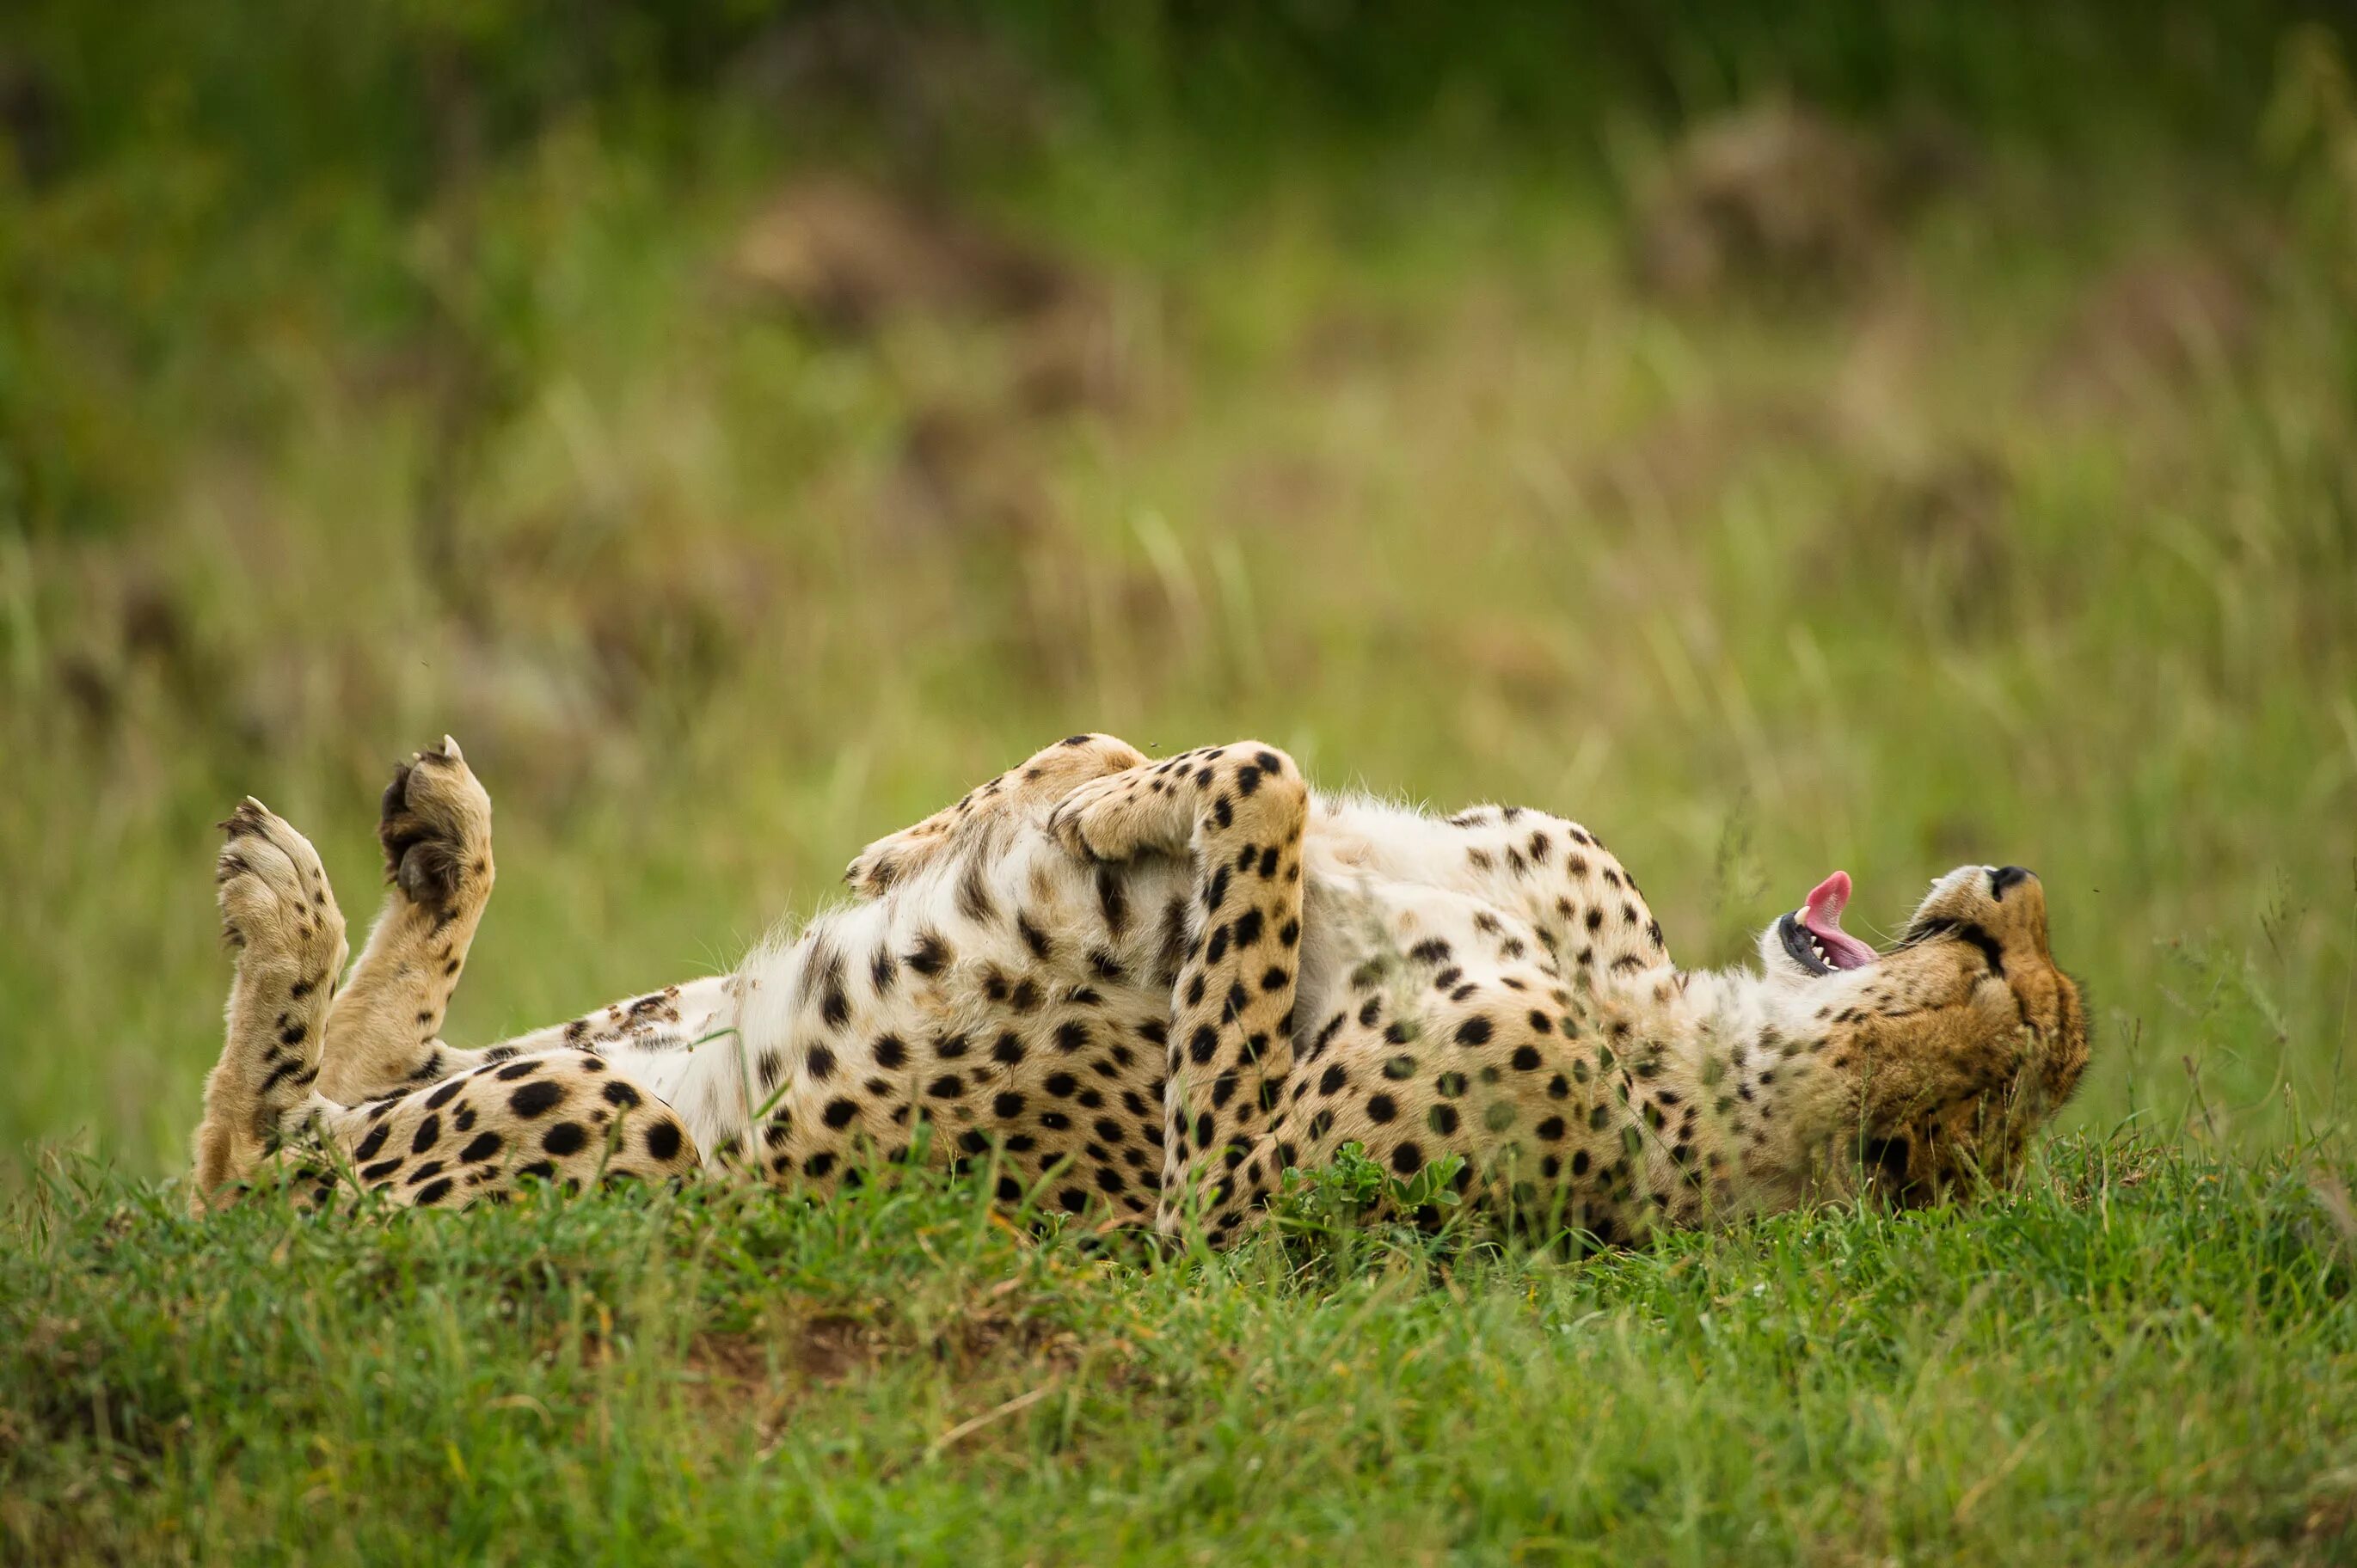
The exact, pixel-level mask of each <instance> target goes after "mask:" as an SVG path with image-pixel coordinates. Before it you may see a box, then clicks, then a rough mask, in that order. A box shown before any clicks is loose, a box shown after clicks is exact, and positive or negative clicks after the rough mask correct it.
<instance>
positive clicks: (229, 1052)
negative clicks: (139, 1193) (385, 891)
mask: <svg viewBox="0 0 2357 1568" xmlns="http://www.w3.org/2000/svg"><path fill="white" fill-rule="evenodd" d="M221 831H222V832H224V833H226V834H227V835H228V841H227V842H226V843H223V844H222V845H221V857H220V859H219V860H217V861H216V862H215V863H214V867H213V881H214V883H215V885H216V886H215V895H216V897H217V899H218V901H219V903H220V905H221V934H222V936H223V937H225V938H226V939H227V940H228V941H229V944H230V946H231V947H232V948H234V949H236V950H237V972H236V974H235V976H234V977H233V978H232V979H231V982H230V992H229V1027H228V1032H227V1036H226V1038H225V1039H224V1040H223V1042H222V1045H221V1060H220V1061H219V1063H217V1064H216V1065H215V1066H214V1068H213V1070H212V1074H211V1076H210V1078H208V1079H206V1080H205V1116H204V1121H203V1122H202V1123H200V1124H199V1127H198V1128H197V1136H196V1144H195V1155H196V1168H195V1171H194V1172H193V1176H194V1183H193V1186H192V1187H190V1191H189V1200H190V1202H191V1204H192V1205H193V1206H194V1207H195V1208H198V1209H199V1210H202V1209H203V1208H205V1207H206V1206H207V1205H208V1204H209V1203H210V1202H211V1201H213V1195H214V1194H216V1193H217V1192H218V1191H219V1190H220V1189H221V1187H222V1186H223V1185H224V1184H225V1183H228V1182H232V1181H235V1180H237V1179H239V1178H241V1177H242V1176H244V1175H245V1174H246V1173H247V1172H249V1171H251V1170H252V1169H253V1166H254V1164H255V1162H256V1161H257V1160H259V1159H260V1158H262V1156H263V1155H264V1154H266V1153H267V1152H268V1150H269V1149H270V1147H271V1145H272V1144H274V1143H275V1142H276V1140H277V1139H278V1138H279V1136H280V1135H281V1134H282V1133H284V1132H285V1129H286V1127H287V1125H288V1122H289V1119H290V1116H293V1115H299V1113H300V1109H301V1107H302V1106H303V1104H304V1103H305V1102H306V1101H307V1100H308V1098H309V1096H310V1092H311V1085H312V1083H313V1081H314V1080H315V1079H317V1077H318V1072H319V1055H320V1050H321V1042H322V1039H323V1037H324V1036H325V1034H326V1023H327V1015H328V1001H329V999H330V997H332V995H333V994H334V993H335V988H336V977H337V976H338V975H339V974H340V973H342V972H343V967H344V954H345V947H344V917H343V913H342V911H340V910H339V909H338V908H336V897H335V895H334V894H333V893H332V892H330V891H329V890H328V874H327V871H326V870H325V868H323V867H322V866H321V865H319V856H318V854H317V852H316V851H314V850H313V849H312V848H311V845H310V843H309V841H308V840H307V839H305V838H304V836H303V835H302V834H301V833H298V832H296V831H295V830H294V829H293V828H291V827H289V826H288V825H287V824H286V822H285V821H284V820H283V819H281V818H280V817H278V816H277V815H275V814H274V813H273V812H272V811H271V810H270V809H269V808H268V807H266V806H264V804H263V803H262V802H261V801H259V800H255V799H253V797H252V796H250V795H249V796H247V797H246V799H245V800H242V802H240V803H239V805H238V808H237V810H236V811H232V812H231V813H230V817H229V820H228V821H227V822H223V823H221Z"/></svg>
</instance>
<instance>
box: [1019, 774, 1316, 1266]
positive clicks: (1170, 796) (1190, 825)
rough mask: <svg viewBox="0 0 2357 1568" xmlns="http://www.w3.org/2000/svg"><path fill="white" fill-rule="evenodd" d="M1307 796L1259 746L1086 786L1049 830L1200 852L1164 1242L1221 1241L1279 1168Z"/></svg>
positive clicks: (1138, 848)
mask: <svg viewBox="0 0 2357 1568" xmlns="http://www.w3.org/2000/svg"><path fill="white" fill-rule="evenodd" d="M1308 814H1309V790H1308V785H1307V784H1306V783H1305V782H1304V781H1303V779H1302V777H1301V770H1300V769H1299V768H1297V767H1296V766H1295V765H1294V763H1293V760H1292V759H1291V758H1290V757H1286V755H1285V753H1283V752H1281V751H1279V750H1277V749H1276V748H1275V747H1274V746H1263V745H1261V744H1259V743H1258V742H1256V741H1242V742H1238V743H1237V744H1235V745H1232V746H1218V747H1214V748H1212V749H1210V750H1206V751H1194V752H1187V753H1184V754H1182V755H1180V756H1178V757H1171V758H1170V759H1168V761H1165V762H1160V763H1156V764H1152V765H1150V766H1146V767H1139V768H1130V769H1128V770H1127V771H1125V772H1123V773H1117V774H1114V776H1113V777H1111V778H1108V779H1098V780H1095V781H1094V782H1092V783H1088V784H1083V785H1082V786H1081V787H1080V788H1079V789H1076V790H1074V791H1073V792H1072V793H1071V795H1070V796H1068V797H1067V798H1066V799H1065V800H1063V802H1062V803H1061V804H1060V805H1059V806H1058V807H1057V808H1056V810H1055V812H1054V814H1053V816H1051V818H1050V819H1049V831H1050V832H1054V833H1055V834H1056V835H1057V836H1058V837H1060V839H1062V840H1063V842H1064V843H1065V844H1066V845H1067V847H1069V848H1071V849H1072V850H1073V851H1075V852H1076V853H1080V854H1087V855H1090V856H1092V857H1094V858H1095V859H1098V860H1100V861H1124V860H1128V859H1130V858H1132V857H1134V856H1136V855H1140V854H1157V853H1160V854H1192V855H1193V857H1194V863H1195V874H1196V888H1197V899H1196V903H1197V910H1196V912H1195V915H1194V920H1193V927H1194V929H1191V930H1190V932H1189V946H1188V950H1187V957H1186V961H1185V962H1184V963H1183V964H1182V965H1181V966H1180V968H1179V978H1178V981H1177V983H1176V986H1175V989H1174V990H1173V993H1172V996H1171V1018H1170V1047H1169V1058H1168V1077H1167V1078H1166V1079H1165V1081H1164V1088H1163V1180H1162V1198H1161V1203H1160V1206H1159V1209H1158V1211H1157V1214H1156V1217H1155V1224H1156V1228H1157V1230H1160V1231H1162V1232H1163V1233H1164V1234H1166V1235H1167V1234H1169V1233H1171V1232H1173V1231H1175V1230H1178V1229H1179V1226H1180V1225H1181V1224H1182V1223H1183V1222H1184V1221H1185V1220H1186V1219H1188V1218H1189V1215H1190V1214H1192V1213H1194V1212H1196V1211H1198V1210H1199V1209H1200V1211H1202V1212H1203V1213H1205V1214H1206V1215H1207V1216H1208V1219H1209V1225H1210V1230H1209V1240H1210V1241H1211V1245H1212V1246H1214V1247H1217V1246H1221V1245H1223V1244H1224V1243H1225V1242H1226V1241H1227V1240H1229V1239H1230V1238H1231V1237H1232V1236H1233V1235H1234V1234H1235V1232H1236V1230H1237V1229H1238V1227H1239V1226H1240V1225H1242V1224H1243V1223H1245V1221H1246V1217H1247V1216H1248V1215H1249V1214H1250V1213H1251V1212H1253V1211H1254V1209H1256V1208H1258V1206H1259V1205H1260V1204H1261V1203H1262V1202H1263V1201H1264V1200H1265V1199H1266V1197H1268V1194H1269V1191H1270V1189H1271V1187H1273V1186H1274V1184H1275V1181H1276V1179H1277V1176H1278V1173H1277V1172H1276V1171H1275V1169H1273V1168H1271V1166H1270V1164H1269V1162H1270V1161H1271V1160H1272V1159H1273V1158H1274V1155H1272V1154H1271V1153H1269V1152H1268V1151H1266V1150H1263V1151H1260V1152H1257V1153H1256V1152H1255V1150H1254V1143H1255V1140H1256V1138H1258V1136H1259V1134H1260V1133H1261V1129H1260V1128H1259V1127H1256V1126H1255V1125H1254V1123H1255V1122H1265V1121H1266V1119H1267V1117H1268V1115H1269V1113H1270V1112H1272V1111H1273V1110H1274V1109H1275V1106H1276V1105H1277V1104H1278V1098H1277V1096H1278V1092H1279V1090H1281V1089H1282V1088H1283V1087H1284V1084H1285V1080H1286V1075H1287V1074H1288V1073H1290V1072H1291V1070H1292V1068H1293V1001H1294V991H1295V985H1296V978H1297V970H1298V966H1299V944H1300V940H1301V900H1302V877H1301V841H1302V833H1303V830H1304V828H1305V826H1306V824H1307V823H1308Z"/></svg>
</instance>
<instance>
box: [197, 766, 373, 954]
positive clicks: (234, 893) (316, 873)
mask: <svg viewBox="0 0 2357 1568" xmlns="http://www.w3.org/2000/svg"><path fill="white" fill-rule="evenodd" d="M220 826H221V832H223V833H224V834H225V835H226V842H224V843H222V845H221V857H220V859H219V860H218V861H216V862H215V863H214V866H213V881H214V883H215V885H216V888H215V897H216V899H217V901H218V902H219V903H220V906H221V937H222V939H223V940H225V941H227V942H228V943H229V945H230V946H231V947H232V948H235V949H237V950H240V951H241V952H242V953H243V954H245V955H246V957H247V958H248V959H249V960H256V961H273V960H285V961H289V962H291V963H293V964H294V965H295V967H296V969H297V970H298V971H299V972H301V974H302V976H303V977H304V978H305V979H306V980H307V981H309V982H310V983H311V984H313V985H317V984H319V983H322V982H324V981H327V980H330V979H332V978H333V977H334V976H335V975H336V973H337V972H339V971H340V970H341V969H342V968H343V957H344V917H343V913H342V911H340V910H339V909H338V908H336V897H335V894H334V893H333V892H332V891H330V890H329V888H328V873H327V868H326V867H325V866H323V865H320V864H319V855H318V852H317V851H316V850H314V849H313V848H312V847H311V841H310V840H308V839H307V838H305V837H304V836H303V835H302V834H301V833H298V832H296V831H295V830H294V828H293V827H291V826H290V825H288V823H287V822H286V821H285V818H283V817H281V816H279V815H278V814H277V813H276V812H274V811H271V810H270V808H269V807H267V806H265V805H264V804H263V803H262V802H261V801H259V800H255V799H254V798H253V796H251V795H248V796H247V797H246V798H245V799H244V800H242V801H240V802H239V803H238V808H237V810H236V811H232V812H231V813H230V816H229V820H228V821H226V822H222V823H221V824H220Z"/></svg>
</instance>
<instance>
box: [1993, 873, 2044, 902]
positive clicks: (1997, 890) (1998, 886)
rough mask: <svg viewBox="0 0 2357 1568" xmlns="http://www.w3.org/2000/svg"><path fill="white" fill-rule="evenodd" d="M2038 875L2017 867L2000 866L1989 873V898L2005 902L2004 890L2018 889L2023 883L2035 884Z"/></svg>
mask: <svg viewBox="0 0 2357 1568" xmlns="http://www.w3.org/2000/svg"><path fill="white" fill-rule="evenodd" d="M2037 880H2038V874H2037V873H2036V872H2034V871H2030V870H2028V869H2026V868H2024V867H2022V866H2018V865H2000V866H1998V867H1997V868H1996V870H1995V871H1992V872H1990V873H1989V897H1992V898H1995V899H1996V901H1997V902H1998V903H2000V904H2001V903H2003V902H2005V890H2006V889H2007V888H2008V887H2018V886H2021V885H2022V884H2023V883H2025V882H2035V881H2037Z"/></svg>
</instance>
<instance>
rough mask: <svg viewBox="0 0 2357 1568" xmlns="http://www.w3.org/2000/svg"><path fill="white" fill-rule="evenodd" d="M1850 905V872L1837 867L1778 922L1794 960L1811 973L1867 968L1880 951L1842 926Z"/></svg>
mask: <svg viewBox="0 0 2357 1568" xmlns="http://www.w3.org/2000/svg"><path fill="white" fill-rule="evenodd" d="M1848 905H1849V873H1848V872H1846V871H1836V872H1835V873H1834V874H1833V875H1831V876H1828V877H1826V878H1825V879H1824V881H1823V882H1820V883H1818V884H1817V886H1816V887H1815V888H1814V889H1813V891H1812V892H1811V893H1810V894H1809V898H1808V902H1807V903H1805V904H1803V905H1802V906H1801V907H1800V908H1798V909H1796V910H1794V911H1793V912H1792V913H1791V914H1789V915H1787V916H1785V917H1784V918H1782V919H1781V920H1779V921H1777V922H1776V932H1777V935H1778V936H1780V937H1781V938H1782V939H1783V942H1784V950H1785V951H1786V952H1788V953H1791V954H1792V961H1793V962H1794V963H1797V964H1799V965H1800V966H1801V967H1802V968H1803V969H1804V970H1806V971H1808V972H1810V973H1811V974H1831V973H1833V972H1834V971H1835V970H1837V969H1864V968H1865V967H1866V966H1867V964H1870V963H1872V962H1874V961H1875V960H1876V959H1878V958H1879V957H1880V956H1881V955H1880V954H1879V953H1878V952H1876V951H1875V950H1873V949H1872V948H1870V947H1868V946H1867V945H1866V944H1865V943H1864V942H1862V941H1859V940H1857V938H1856V937H1854V936H1851V935H1850V934H1849V933H1848V932H1847V931H1845V930H1843V929H1841V918H1842V910H1843V909H1845V908H1847V907H1848Z"/></svg>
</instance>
